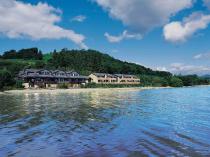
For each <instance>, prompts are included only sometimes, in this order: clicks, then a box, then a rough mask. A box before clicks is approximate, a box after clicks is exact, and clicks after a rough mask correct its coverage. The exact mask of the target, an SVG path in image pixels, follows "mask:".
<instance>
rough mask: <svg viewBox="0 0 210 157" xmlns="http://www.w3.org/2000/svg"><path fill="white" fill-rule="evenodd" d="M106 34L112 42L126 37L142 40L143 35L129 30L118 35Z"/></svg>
mask: <svg viewBox="0 0 210 157" xmlns="http://www.w3.org/2000/svg"><path fill="white" fill-rule="evenodd" d="M104 36H105V37H106V38H107V40H108V41H109V42H111V43H118V42H120V41H122V40H124V39H137V40H140V39H142V35H141V34H134V33H133V34H132V33H128V31H126V30H125V31H123V33H122V34H120V35H118V36H113V35H110V34H109V33H107V32H106V33H105V34H104Z"/></svg>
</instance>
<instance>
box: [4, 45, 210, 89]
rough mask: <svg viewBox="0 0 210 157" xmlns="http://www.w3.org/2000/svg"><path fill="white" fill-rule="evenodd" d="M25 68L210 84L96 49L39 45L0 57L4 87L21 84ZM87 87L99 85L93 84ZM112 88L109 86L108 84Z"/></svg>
mask: <svg viewBox="0 0 210 157" xmlns="http://www.w3.org/2000/svg"><path fill="white" fill-rule="evenodd" d="M24 68H36V69H42V68H46V69H60V70H72V69H73V70H76V71H78V72H79V73H81V74H83V75H89V74H90V73H93V72H102V73H111V74H113V73H123V74H135V75H137V76H139V77H140V79H141V84H140V86H163V87H166V86H172V87H182V86H193V85H206V84H209V83H210V79H209V78H203V77H198V76H197V75H188V76H181V75H179V76H174V75H172V74H171V73H169V72H162V71H153V70H152V69H149V68H146V67H144V66H141V65H138V64H134V63H128V62H124V61H120V60H118V59H115V58H113V57H111V56H109V55H107V54H103V53H100V52H98V51H95V50H67V49H63V50H61V51H60V52H56V51H54V52H52V53H48V54H45V55H42V53H41V51H39V50H38V49H37V48H31V49H22V50H20V51H15V50H10V51H7V52H5V53H3V55H2V56H0V89H3V88H4V87H15V88H19V87H21V83H20V82H17V81H16V80H15V77H16V76H17V74H18V72H19V71H20V70H22V69H24ZM87 87H99V86H98V85H94V84H91V85H89V86H87ZM107 87H109V86H107Z"/></svg>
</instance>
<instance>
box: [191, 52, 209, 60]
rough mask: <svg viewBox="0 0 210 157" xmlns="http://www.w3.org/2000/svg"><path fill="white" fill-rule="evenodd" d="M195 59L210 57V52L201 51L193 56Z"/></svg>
mask: <svg viewBox="0 0 210 157" xmlns="http://www.w3.org/2000/svg"><path fill="white" fill-rule="evenodd" d="M193 58H194V59H210V53H200V54H197V55H195V56H194V57H193Z"/></svg>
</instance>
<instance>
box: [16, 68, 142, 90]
mask: <svg viewBox="0 0 210 157" xmlns="http://www.w3.org/2000/svg"><path fill="white" fill-rule="evenodd" d="M18 79H19V80H22V81H23V82H24V83H23V86H24V87H25V88H57V87H58V85H59V84H67V85H68V87H69V88H70V87H72V88H76V87H80V86H81V85H85V84H86V83H89V82H92V83H96V84H130V85H137V84H140V79H139V78H138V77H137V76H135V75H125V74H107V73H92V74H91V75H89V76H82V75H80V74H79V73H77V72H75V71H62V70H45V69H41V70H38V69H25V70H23V71H20V72H19V74H18Z"/></svg>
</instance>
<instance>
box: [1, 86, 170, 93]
mask: <svg viewBox="0 0 210 157" xmlns="http://www.w3.org/2000/svg"><path fill="white" fill-rule="evenodd" d="M160 88H169V87H132V88H72V89H23V90H9V91H4V92H0V94H26V93H28V94H30V93H31V94H33V93H81V92H106V91H107V92H110V91H112V92H120V91H125V92H126V91H139V90H147V89H160Z"/></svg>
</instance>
